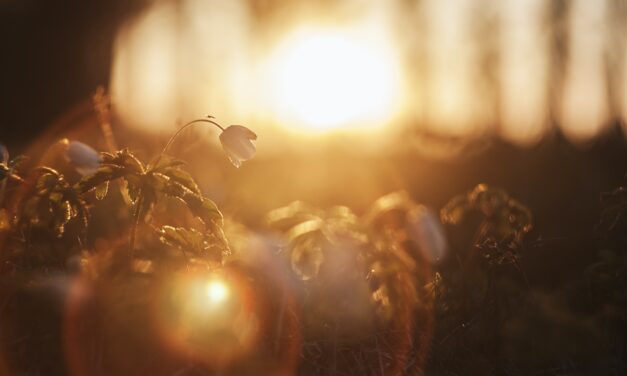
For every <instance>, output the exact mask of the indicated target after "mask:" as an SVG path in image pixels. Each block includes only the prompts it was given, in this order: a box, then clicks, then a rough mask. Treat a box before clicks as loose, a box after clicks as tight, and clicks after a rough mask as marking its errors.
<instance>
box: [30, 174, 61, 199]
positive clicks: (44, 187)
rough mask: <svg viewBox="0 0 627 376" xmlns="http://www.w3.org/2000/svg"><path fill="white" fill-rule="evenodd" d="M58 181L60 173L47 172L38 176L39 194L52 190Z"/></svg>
mask: <svg viewBox="0 0 627 376" xmlns="http://www.w3.org/2000/svg"><path fill="white" fill-rule="evenodd" d="M55 172H56V171H55ZM58 182H59V175H58V174H57V173H50V172H45V173H44V174H42V175H41V176H39V178H37V182H36V183H35V189H36V190H37V192H38V193H39V194H45V193H46V192H48V191H50V190H52V189H53V188H54V187H55V186H56V185H57V183H58Z"/></svg>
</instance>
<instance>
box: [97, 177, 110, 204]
mask: <svg viewBox="0 0 627 376" xmlns="http://www.w3.org/2000/svg"><path fill="white" fill-rule="evenodd" d="M107 192H109V181H108V180H107V181H105V182H104V183H102V184H100V185H99V186H97V187H96V191H95V193H96V199H97V200H102V199H104V198H105V197H107Z"/></svg>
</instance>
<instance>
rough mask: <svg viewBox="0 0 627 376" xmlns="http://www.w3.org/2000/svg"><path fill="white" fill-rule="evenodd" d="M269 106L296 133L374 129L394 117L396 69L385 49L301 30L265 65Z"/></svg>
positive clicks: (334, 33) (337, 33)
mask: <svg viewBox="0 0 627 376" xmlns="http://www.w3.org/2000/svg"><path fill="white" fill-rule="evenodd" d="M269 64H270V65H269V67H270V69H269V70H270V72H269V74H268V76H269V79H270V88H269V90H270V95H271V96H272V97H271V102H272V103H271V106H272V107H273V111H274V113H275V114H276V116H277V117H278V119H279V121H281V123H283V124H285V125H286V127H289V128H293V127H297V128H299V129H300V130H306V131H313V132H325V131H328V130H331V129H337V128H350V127H359V128H360V129H363V128H364V127H368V128H374V127H376V126H382V125H385V123H386V121H389V120H390V118H391V117H392V116H393V115H394V113H395V111H396V110H397V107H398V100H399V97H400V88H401V85H400V74H399V66H398V65H399V64H398V62H397V61H396V59H395V58H394V56H393V54H392V51H390V49H389V45H386V44H384V43H378V42H376V41H372V40H368V39H367V38H365V37H360V34H352V33H351V32H349V31H345V30H306V31H299V32H295V33H294V34H292V36H291V37H288V38H287V40H286V41H284V43H281V44H280V45H279V47H278V48H277V49H276V50H275V52H274V54H272V58H271V59H270V63H269Z"/></svg>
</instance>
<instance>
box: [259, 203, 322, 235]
mask: <svg viewBox="0 0 627 376" xmlns="http://www.w3.org/2000/svg"><path fill="white" fill-rule="evenodd" d="M318 214H319V213H318V211H317V210H316V209H315V208H313V207H311V206H309V205H307V204H306V203H304V202H302V201H294V202H292V203H291V204H289V205H287V206H284V207H282V208H278V209H274V210H272V211H271V212H269V213H268V215H267V216H266V222H267V223H268V226H269V227H270V228H272V229H275V230H278V231H288V230H289V229H291V228H292V227H294V226H296V225H297V224H299V223H302V222H305V221H308V220H311V219H314V218H318Z"/></svg>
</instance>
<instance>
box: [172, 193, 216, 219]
mask: <svg viewBox="0 0 627 376" xmlns="http://www.w3.org/2000/svg"><path fill="white" fill-rule="evenodd" d="M180 198H181V199H182V200H183V202H185V204H186V205H187V207H188V208H189V210H190V211H191V212H192V214H194V215H195V216H196V217H198V218H199V219H200V220H201V221H203V222H204V223H205V225H210V224H211V223H212V222H215V223H217V224H219V225H220V226H222V225H223V221H224V219H223V217H222V213H221V212H220V209H218V206H217V205H216V204H215V203H214V202H213V201H211V200H210V199H208V198H206V197H203V196H201V195H197V194H195V193H192V192H185V194H183V196H182V197H180Z"/></svg>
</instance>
